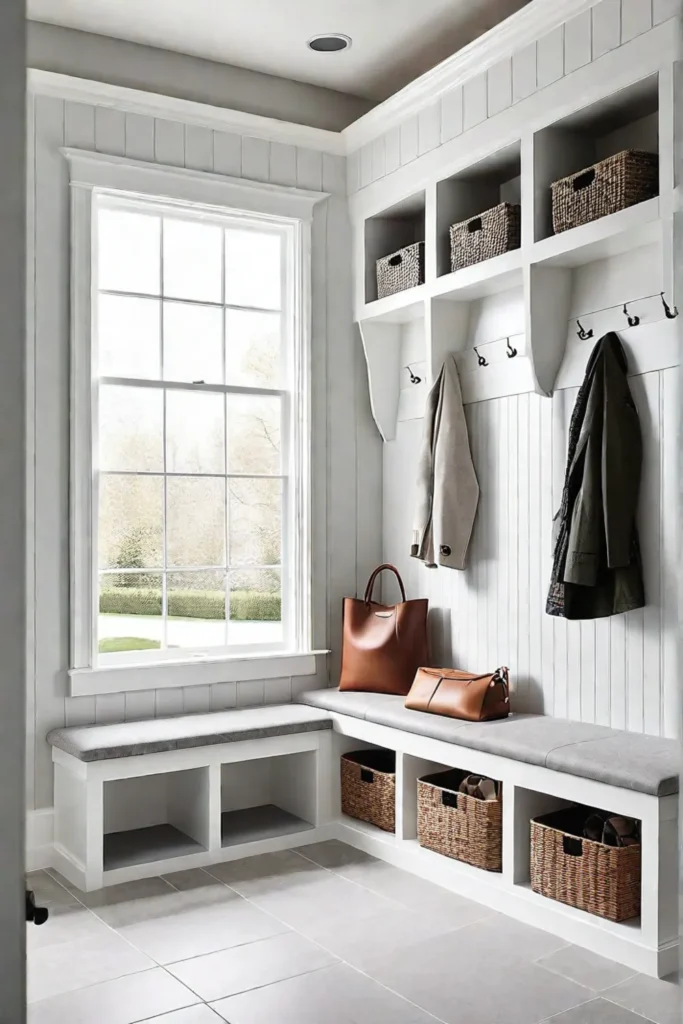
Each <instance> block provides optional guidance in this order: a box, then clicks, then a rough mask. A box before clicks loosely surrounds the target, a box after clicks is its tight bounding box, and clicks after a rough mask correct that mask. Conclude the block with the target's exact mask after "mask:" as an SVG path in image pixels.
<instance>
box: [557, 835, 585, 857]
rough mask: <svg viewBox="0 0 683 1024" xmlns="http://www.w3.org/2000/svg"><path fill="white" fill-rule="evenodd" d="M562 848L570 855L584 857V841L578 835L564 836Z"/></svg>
mask: <svg viewBox="0 0 683 1024" xmlns="http://www.w3.org/2000/svg"><path fill="white" fill-rule="evenodd" d="M562 849H563V851H564V852H565V853H566V854H567V856H568V857H583V842H582V840H581V839H579V838H578V836H562Z"/></svg>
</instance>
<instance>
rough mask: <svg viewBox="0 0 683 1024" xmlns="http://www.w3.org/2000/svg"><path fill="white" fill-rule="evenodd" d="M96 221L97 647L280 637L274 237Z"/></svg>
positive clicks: (183, 222) (204, 225) (281, 396)
mask: <svg viewBox="0 0 683 1024" xmlns="http://www.w3.org/2000/svg"><path fill="white" fill-rule="evenodd" d="M97 223H98V274H97V298H96V301H97V310H96V339H95V340H96V352H97V369H98V376H99V387H98V406H99V409H98V413H99V415H98V432H97V434H98V436H97V451H96V455H95V463H96V466H97V467H98V483H99V486H98V493H97V498H98V538H97V548H98V559H99V580H100V583H99V631H98V645H99V651H100V653H101V654H113V653H117V652H125V651H134V650H154V649H161V648H192V649H204V648H217V647H225V646H228V645H236V646H243V645H252V644H256V645H259V646H263V645H267V644H278V643H281V642H282V640H283V627H282V586H281V564H282V534H283V511H284V508H285V504H284V499H285V497H286V475H285V472H284V470H283V466H285V465H286V459H285V453H283V451H282V440H283V430H282V424H283V421H284V416H285V408H284V407H285V404H286V403H285V398H286V396H285V392H284V389H285V387H286V376H287V371H286V359H285V358H284V353H283V345H282V340H281V339H282V334H283V325H282V316H283V314H282V309H281V306H282V302H281V277H282V236H281V235H280V234H279V233H276V232H267V231H264V230H254V229H251V228H249V227H244V228H243V227H242V226H239V227H232V226H226V225H225V224H223V223H220V222H217V221H214V222H212V221H210V220H208V221H207V220H198V219H190V218H188V217H187V216H185V217H183V216H182V215H169V214H167V213H166V212H164V213H163V215H162V214H157V213H155V212H154V211H153V209H151V208H150V209H149V210H148V209H144V210H137V209H131V208H130V207H122V208H120V207H116V206H103V207H102V208H100V210H99V211H98V221H97Z"/></svg>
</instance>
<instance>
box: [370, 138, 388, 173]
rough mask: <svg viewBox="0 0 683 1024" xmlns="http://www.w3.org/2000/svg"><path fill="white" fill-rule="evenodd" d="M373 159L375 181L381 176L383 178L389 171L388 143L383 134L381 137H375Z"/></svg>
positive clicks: (372, 151) (372, 148)
mask: <svg viewBox="0 0 683 1024" xmlns="http://www.w3.org/2000/svg"><path fill="white" fill-rule="evenodd" d="M371 160H372V171H371V177H372V180H373V181H377V180H378V179H379V178H383V177H384V175H385V174H386V173H387V155H386V143H385V139H384V136H383V135H380V137H379V138H378V139H375V141H374V142H373V143H372V146H371Z"/></svg>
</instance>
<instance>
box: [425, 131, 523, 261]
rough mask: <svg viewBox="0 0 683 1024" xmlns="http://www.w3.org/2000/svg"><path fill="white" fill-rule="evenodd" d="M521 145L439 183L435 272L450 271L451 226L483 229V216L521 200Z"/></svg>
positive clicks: (476, 230) (475, 229) (477, 230)
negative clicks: (496, 207)
mask: <svg viewBox="0 0 683 1024" xmlns="http://www.w3.org/2000/svg"><path fill="white" fill-rule="evenodd" d="M520 175H521V158H520V144H519V143H515V144H514V145H512V146H508V147H506V148H505V149H501V150H499V151H498V152H496V153H492V154H491V155H490V156H488V157H486V158H485V159H484V160H481V161H479V163H476V164H473V165H472V166H470V167H467V168H465V169H463V170H461V171H458V172H457V173H456V174H453V175H451V177H449V178H444V179H443V180H442V181H439V182H437V186H436V273H437V276H438V277H443V276H444V275H445V274H450V273H451V271H452V266H451V226H452V225H453V224H460V223H462V222H463V221H469V222H470V223H469V224H468V225H467V228H466V230H468V231H471V232H472V233H477V232H480V231H481V230H482V225H481V221H480V215H481V214H482V213H485V212H486V211H487V210H491V209H492V208H493V207H494V206H498V205H499V204H500V203H512V204H519V203H520V202H521V198H520V193H521V188H520V183H521V177H520Z"/></svg>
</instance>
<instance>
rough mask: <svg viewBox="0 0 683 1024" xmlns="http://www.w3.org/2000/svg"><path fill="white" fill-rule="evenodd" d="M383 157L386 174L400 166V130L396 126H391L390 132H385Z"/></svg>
mask: <svg viewBox="0 0 683 1024" xmlns="http://www.w3.org/2000/svg"><path fill="white" fill-rule="evenodd" d="M384 150H385V153H384V159H385V166H386V172H387V174H391V172H392V171H397V170H398V169H399V167H400V166H401V131H400V129H399V128H398V127H397V128H392V129H391V131H390V132H387V134H386V137H385V140H384Z"/></svg>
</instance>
